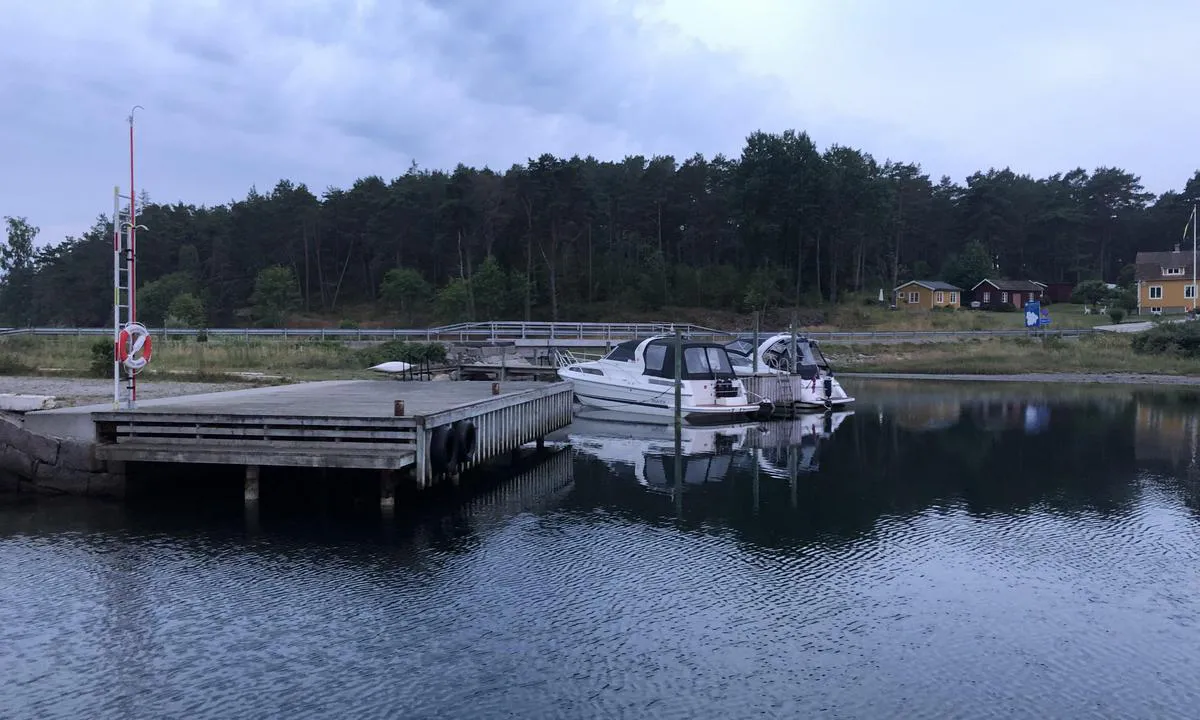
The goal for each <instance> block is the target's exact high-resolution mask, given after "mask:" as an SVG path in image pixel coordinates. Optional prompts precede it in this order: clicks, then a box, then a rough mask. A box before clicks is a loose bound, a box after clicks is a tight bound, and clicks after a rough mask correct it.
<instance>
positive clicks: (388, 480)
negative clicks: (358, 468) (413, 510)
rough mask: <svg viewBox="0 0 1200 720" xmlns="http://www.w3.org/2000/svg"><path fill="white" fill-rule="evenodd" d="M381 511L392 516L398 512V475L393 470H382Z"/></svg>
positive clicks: (380, 488) (380, 481)
mask: <svg viewBox="0 0 1200 720" xmlns="http://www.w3.org/2000/svg"><path fill="white" fill-rule="evenodd" d="M379 510H380V512H382V513H383V514H384V515H392V514H393V513H395V511H396V473H395V472H394V471H392V470H381V471H380V473H379Z"/></svg>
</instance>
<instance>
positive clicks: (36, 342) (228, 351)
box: [0, 336, 370, 384]
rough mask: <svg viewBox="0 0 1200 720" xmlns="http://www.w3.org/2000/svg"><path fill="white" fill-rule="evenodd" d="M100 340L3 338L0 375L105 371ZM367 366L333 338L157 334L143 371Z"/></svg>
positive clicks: (308, 374) (304, 374)
mask: <svg viewBox="0 0 1200 720" xmlns="http://www.w3.org/2000/svg"><path fill="white" fill-rule="evenodd" d="M96 344H97V340H96V338H86V337H83V338H81V337H49V336H36V337H29V336H18V337H13V338H6V339H4V340H3V341H0V375H65V376H72V377H86V376H103V375H104V374H105V373H109V372H111V365H109V366H108V367H107V368H105V369H102V368H101V367H100V365H103V363H97V361H96V360H95V359H94V358H95V355H94V352H95V351H94V350H93V346H94V345H96ZM107 357H111V355H109V356H107ZM109 362H111V360H110V361H109ZM367 366H368V364H364V358H363V357H362V354H361V353H359V352H356V351H354V350H351V349H349V348H347V347H346V346H345V345H343V344H341V343H338V342H332V341H295V342H293V341H285V340H255V339H251V340H244V339H234V338H229V339H226V338H221V339H216V338H213V339H210V340H209V341H208V342H196V340H195V339H194V338H178V339H166V338H157V339H155V342H154V357H153V361H152V362H151V364H150V366H149V367H147V369H146V370H145V371H143V373H142V374H141V375H139V377H142V378H145V379H148V380H154V379H171V380H202V381H226V380H229V379H237V378H236V377H233V378H231V376H230V374H231V373H262V374H264V375H268V376H283V377H285V378H287V379H295V380H305V379H329V378H346V379H351V378H361V377H367V376H369V375H370V373H369V372H367V371H366V370H365V368H366V367H367ZM2 383H3V381H2V380H0V384H2Z"/></svg>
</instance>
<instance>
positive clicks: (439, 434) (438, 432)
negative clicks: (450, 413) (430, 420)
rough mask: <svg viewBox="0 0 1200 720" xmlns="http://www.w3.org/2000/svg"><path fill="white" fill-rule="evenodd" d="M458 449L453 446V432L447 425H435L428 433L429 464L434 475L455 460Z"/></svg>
mask: <svg viewBox="0 0 1200 720" xmlns="http://www.w3.org/2000/svg"><path fill="white" fill-rule="evenodd" d="M457 455H458V449H457V447H455V434H454V431H453V428H452V427H451V426H449V425H441V426H439V427H435V428H434V429H433V431H432V432H430V433H429V466H430V468H431V469H432V470H433V473H434V474H435V475H440V474H442V473H444V472H446V470H448V469H449V468H450V464H451V463H454V462H456V461H457V458H456V456H457Z"/></svg>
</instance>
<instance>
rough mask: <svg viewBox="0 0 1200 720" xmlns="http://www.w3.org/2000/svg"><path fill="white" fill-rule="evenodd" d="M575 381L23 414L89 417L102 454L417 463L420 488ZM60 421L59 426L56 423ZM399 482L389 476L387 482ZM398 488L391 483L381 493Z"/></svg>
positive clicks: (550, 416)
mask: <svg viewBox="0 0 1200 720" xmlns="http://www.w3.org/2000/svg"><path fill="white" fill-rule="evenodd" d="M572 410H573V406H572V391H571V386H570V384H569V383H565V382H560V383H549V384H548V383H529V382H526V383H519V382H512V383H493V382H396V381H393V380H378V381H373V380H356V381H332V382H313V383H301V384H297V385H284V386H277V387H265V388H255V389H250V390H236V391H231V392H221V393H211V394H205V395H192V396H185V397H176V398H164V399H159V400H148V401H143V402H140V403H139V405H138V407H137V408H136V409H134V410H118V411H114V410H113V409H112V407H111V406H91V407H85V408H65V409H63V410H51V411H45V412H39V413H31V414H29V415H27V416H26V423H27V424H36V425H37V426H39V427H40V428H41V429H42V430H43V431H44V432H47V433H51V434H57V435H60V436H61V435H67V434H71V435H75V436H78V435H79V434H80V428H81V427H82V426H83V425H85V424H87V425H90V428H91V432H92V433H93V436H92V437H91V438H87V439H89V440H91V441H92V442H93V443H94V453H95V458H96V460H98V461H100V462H103V463H104V464H105V465H106V466H107V467H109V468H112V469H115V468H120V467H121V466H122V465H123V464H124V463H159V464H219V465H240V466H244V467H245V468H246V499H247V500H253V499H257V496H258V489H257V488H258V477H259V469H260V468H263V467H315V468H343V469H359V470H379V471H383V472H384V477H385V478H388V483H389V484H391V483H394V475H395V474H396V473H397V472H403V473H411V476H412V478H413V479H414V480H415V482H416V484H417V486H418V487H422V488H424V487H429V486H430V485H432V484H434V483H436V482H437V481H438V480H440V479H442V478H447V477H449V478H457V476H458V475H459V474H460V473H462V472H463V471H466V470H469V469H471V468H473V467H475V466H477V465H479V464H481V463H485V462H488V461H490V460H494V459H498V458H507V457H508V456H510V455H511V454H512V453H514V452H517V451H518V450H519V449H520V448H521V447H522V446H523V445H525V444H527V443H534V442H536V443H538V445H539V446H542V445H543V444H544V439H545V437H546V435H548V434H550V433H551V432H553V431H555V430H557V429H559V428H562V427H565V426H567V425H568V424H570V422H571V418H572ZM59 429H61V431H59V432H56V430H59ZM391 487H393V488H394V485H391ZM391 494H392V493H391V492H390V491H389V490H387V489H385V490H384V503H385V504H386V498H387V497H388V496H390V495H391Z"/></svg>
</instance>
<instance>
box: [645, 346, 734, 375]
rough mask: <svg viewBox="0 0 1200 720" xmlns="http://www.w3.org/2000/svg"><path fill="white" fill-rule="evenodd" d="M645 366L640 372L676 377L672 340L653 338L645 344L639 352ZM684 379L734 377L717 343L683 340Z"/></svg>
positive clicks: (725, 353)
mask: <svg viewBox="0 0 1200 720" xmlns="http://www.w3.org/2000/svg"><path fill="white" fill-rule="evenodd" d="M642 359H643V361H644V362H645V365H646V368H645V370H643V371H642V374H643V375H650V376H652V377H662V378H668V379H673V378H674V377H675V340H674V339H672V338H656V339H654V340H651V341H650V342H648V343H646V347H645V349H644V350H643V351H642ZM681 371H682V373H683V379H684V380H719V379H722V378H732V377H734V372H733V365H731V364H730V362H729V353H728V352H726V350H725V348H724V347H722V346H721V345H718V344H717V343H703V342H685V343H683V367H682V368H681Z"/></svg>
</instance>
